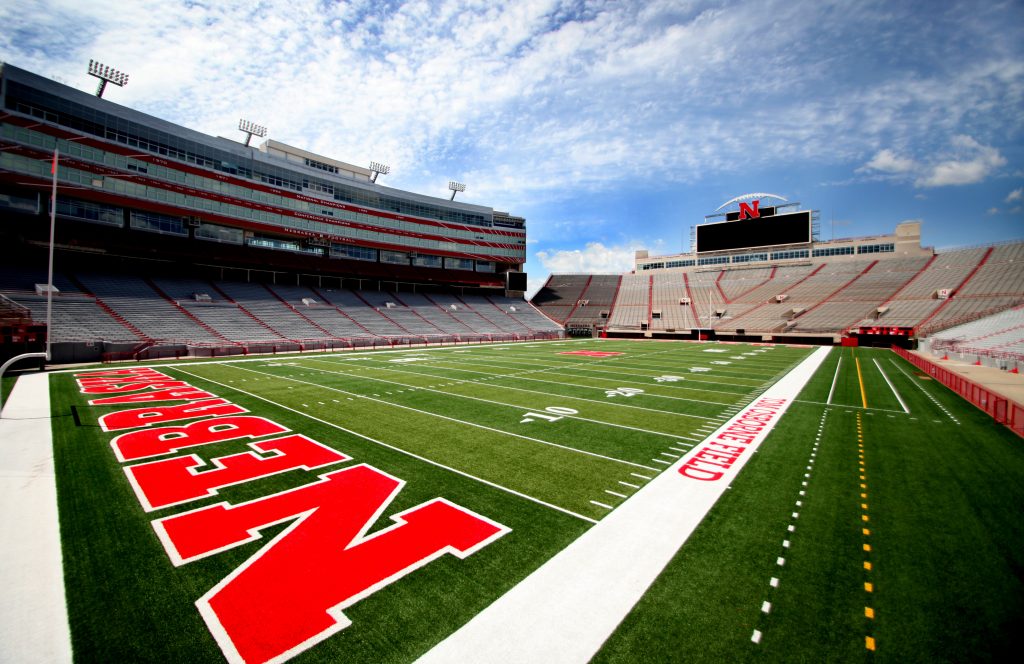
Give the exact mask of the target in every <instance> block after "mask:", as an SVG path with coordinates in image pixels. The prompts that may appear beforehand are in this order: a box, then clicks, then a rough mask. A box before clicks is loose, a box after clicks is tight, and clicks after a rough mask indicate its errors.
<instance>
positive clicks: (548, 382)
mask: <svg viewBox="0 0 1024 664" xmlns="http://www.w3.org/2000/svg"><path fill="white" fill-rule="evenodd" d="M310 359H311V360H314V361H315V360H316V358H310ZM320 361H322V362H325V363H329V364H334V362H329V361H328V360H320ZM453 364H454V363H453ZM417 366H419V367H423V368H424V369H437V370H439V371H461V372H462V373H471V374H480V375H482V376H490V378H489V380H494V381H496V380H501V379H504V378H511V379H515V380H529V381H533V382H536V383H544V384H546V385H571V386H573V387H582V388H586V389H591V390H601V391H602V392H607V391H608V389H609V388H607V387H600V386H597V385H580V384H579V383H567V382H565V381H557V380H541V379H540V378H527V377H526V374H532V373H543V372H545V371H547V369H534V370H532V371H521V372H519V373H514V374H496V373H494V372H488V371H473V370H472V369H461V368H456V367H446V366H438V365H437V364H435V363H433V361H431V362H430V363H427V362H420V363H417ZM477 366H490V365H486V364H481V365H477ZM369 368H370V369H379V370H382V371H398V372H402V373H409V374H414V375H417V376H423V377H424V378H436V379H438V380H457V381H461V382H474V381H471V380H466V379H464V378H452V377H450V376H444V377H442V376H435V375H434V374H424V373H419V372H416V371H407V370H402V369H395V368H393V367H385V366H379V365H374V366H371V367H369ZM499 368H502V369H507V368H508V367H499ZM575 377H576V378H590V376H575ZM593 380H606V381H609V382H612V383H618V384H619V385H622V384H623V383H625V384H627V385H629V384H633V385H643V386H645V387H648V388H650V387H662V386H661V385H657V384H654V385H652V384H651V383H643V382H640V381H635V380H634V381H629V380H614V381H613V380H612V379H610V378H593ZM499 387H501V388H502V389H508V390H519V391H522V392H532V393H534V394H550V392H538V391H537V390H527V389H525V388H521V387H512V386H509V385H500V386H499ZM666 387H670V386H666ZM645 395H646V396H649V397H658V398H661V399H674V400H676V401H692V402H695V403H703V404H715V405H720V406H727V405H729V404H728V403H724V402H721V401H708V400H707V399H689V398H686V397H673V396H668V395H664V394H655V393H653V392H646V393H645ZM559 396H561V395H559ZM733 396H739V395H737V394H735V393H733ZM572 398H574V399H581V400H583V401H594V400H593V399H587V398H585V397H572ZM595 403H604V402H595ZM610 405H615V404H610ZM619 405H621V406H625V407H627V408H639V409H640V410H649V411H652V412H655V413H668V414H670V415H680V414H681V413H674V412H672V411H669V410H660V409H658V408H645V407H642V406H629V405H628V404H619ZM687 417H700V418H701V419H705V420H707V419H713V418H709V417H701V416H699V415H687Z"/></svg>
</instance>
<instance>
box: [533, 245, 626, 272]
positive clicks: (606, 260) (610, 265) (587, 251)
mask: <svg viewBox="0 0 1024 664" xmlns="http://www.w3.org/2000/svg"><path fill="white" fill-rule="evenodd" d="M635 252H636V247H635V246H634V245H628V246H627V245H619V246H614V247H606V246H605V245H604V244H602V243H601V242H588V243H587V244H586V246H585V247H584V248H583V249H562V250H559V251H554V252H547V251H538V252H537V254H536V255H537V259H538V260H539V261H540V263H541V265H543V266H544V268H545V269H546V270H548V271H549V272H552V273H558V274H594V273H616V272H618V273H622V272H628V271H630V270H632V269H633V258H634V256H635Z"/></svg>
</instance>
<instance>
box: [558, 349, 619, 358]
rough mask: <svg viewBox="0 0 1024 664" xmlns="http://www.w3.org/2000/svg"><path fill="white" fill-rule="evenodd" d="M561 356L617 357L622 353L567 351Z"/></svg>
mask: <svg viewBox="0 0 1024 664" xmlns="http://www.w3.org/2000/svg"><path fill="white" fill-rule="evenodd" d="M559 355H583V356H584V357H615V356H616V355H622V353H612V352H610V351H604V350H567V351H565V352H564V353H559Z"/></svg>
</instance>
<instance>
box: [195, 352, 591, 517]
mask: <svg viewBox="0 0 1024 664" xmlns="http://www.w3.org/2000/svg"><path fill="white" fill-rule="evenodd" d="M175 369H176V370H177V371H180V372H181V373H183V374H187V375H189V376H194V377H195V378H199V379H200V380H205V381H206V382H208V383H213V384H214V385H220V386H221V387H225V388H227V389H229V390H234V391H236V392H239V393H241V394H245V395H247V396H250V397H252V398H254V399H259V400H260V401H265V402H267V403H269V404H271V405H274V406H277V407H278V408H283V409H284V410H287V411H291V412H293V413H297V414H299V415H302V416H303V417H308V418H309V419H311V420H313V421H315V422H319V423H320V424H325V425H327V426H329V427H332V428H334V429H337V430H338V431H344V432H345V433H347V434H351V435H353V436H355V437H356V438H361V439H363V440H365V441H368V442H371V443H373V444H374V445H380V446H381V447H386V448H388V449H389V450H394V451H395V452H399V453H401V454H404V455H406V456H409V457H412V458H413V459H416V460H418V461H422V462H424V463H428V464H430V465H431V466H434V467H436V468H442V469H444V470H447V471H450V472H453V473H455V474H456V475H461V476H462V477H468V478H469V479H471V480H474V481H476V482H480V483H481V484H486V485H487V486H490V487H494V488H495V489H499V490H501V491H504V492H506V493H510V494H512V495H514V496H519V497H520V498H524V499H526V500H529V501H530V502H531V503H537V504H538V505H543V506H544V507H549V508H551V509H553V510H556V511H558V512H562V513H563V514H568V515H570V516H574V517H576V518H577V519H582V520H583V521H588V522H590V523H597V521H596V520H594V519H591V518H590V517H588V516H583V515H582V514H577V513H576V512H573V511H572V510H568V509H566V508H564V507H559V506H558V505H554V504H552V503H549V502H546V501H543V500H541V499H540V498H535V497H533V496H530V495H527V494H525V493H521V492H519V491H516V490H515V489H511V488H509V487H507V486H502V485H501V484H497V483H495V482H491V481H490V480H485V479H484V478H482V477H477V476H476V475H472V474H470V473H467V472H465V471H462V470H459V469H457V468H452V467H451V466H446V465H444V464H443V463H438V462H436V461H433V460H431V459H428V458H427V457H424V456H420V455H419V454H416V453H414V452H410V451H409V450H403V449H402V448H401V447H396V446H395V445H389V444H388V443H385V442H383V441H380V440H377V439H376V438H370V437H369V436H366V435H364V434H361V433H359V432H357V431H352V430H351V429H346V428H345V427H343V426H339V425H337V424H335V423H334V422H328V421H327V420H322V419H320V418H319V417H316V416H314V415H311V414H309V413H304V412H302V411H301V410H298V409H296V408H291V407H290V406H286V405H284V404H281V403H278V402H276V401H274V400H272V399H268V398H266V397H264V396H260V395H258V394H254V393H252V392H247V391H245V390H243V389H241V388H239V387H237V386H235V385H228V384H227V383H221V382H219V381H216V380H213V379H211V378H207V377H205V376H201V375H199V374H195V373H192V372H190V371H186V370H185V369H182V368H181V367H175Z"/></svg>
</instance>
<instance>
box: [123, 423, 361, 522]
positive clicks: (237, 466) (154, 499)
mask: <svg viewBox="0 0 1024 664" xmlns="http://www.w3.org/2000/svg"><path fill="white" fill-rule="evenodd" d="M226 419H236V420H237V419H241V418H226ZM195 424H201V422H196V423H195ZM144 433H153V432H152V431H145V432H144ZM250 447H253V448H254V449H256V450H257V451H258V452H276V454H275V455H274V456H270V457H261V456H259V455H257V454H256V453H255V452H243V453H241V454H232V455H230V456H223V457H218V458H215V459H213V460H212V461H211V463H212V464H213V465H214V468H212V469H209V470H205V471H203V472H197V470H198V469H199V468H201V467H202V466H203V465H205V462H204V461H203V460H202V459H201V458H200V457H199V456H197V455H195V454H190V455H188V456H180V457H174V458H172V459H163V460H161V461H152V462H150V463H142V464H138V465H135V466H130V467H128V468H125V469H124V472H125V474H127V475H128V479H129V481H131V483H132V486H133V487H134V488H135V493H136V494H137V495H138V498H139V502H141V503H142V506H143V508H144V509H145V510H146V511H147V512H152V511H153V510H157V509H160V508H162V507H168V506H170V505H178V504H180V503H187V502H189V501H191V500H198V499H199V498H206V497H207V496H211V495H215V494H216V493H217V489H220V488H223V487H226V486H231V485H234V484H241V483H243V482H249V481H252V480H255V479H260V478H263V477H269V476H270V475H276V474H278V473H283V472H285V471H288V470H295V469H298V468H301V469H303V470H313V469H316V468H322V467H323V466H327V465H330V464H332V463H339V462H341V461H348V460H349V458H350V457H348V456H346V455H344V454H342V453H341V452H338V451H336V450H333V449H331V448H329V447H327V446H326V445H322V444H320V443H318V442H316V441H315V440H311V439H309V438H306V437H305V436H302V435H299V434H295V435H291V436H285V437H283V438H274V439H273V440H264V441H261V442H258V443H252V444H251V445H250Z"/></svg>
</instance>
